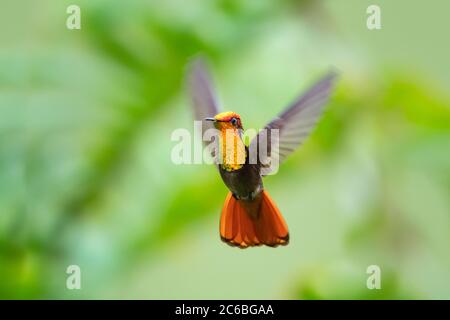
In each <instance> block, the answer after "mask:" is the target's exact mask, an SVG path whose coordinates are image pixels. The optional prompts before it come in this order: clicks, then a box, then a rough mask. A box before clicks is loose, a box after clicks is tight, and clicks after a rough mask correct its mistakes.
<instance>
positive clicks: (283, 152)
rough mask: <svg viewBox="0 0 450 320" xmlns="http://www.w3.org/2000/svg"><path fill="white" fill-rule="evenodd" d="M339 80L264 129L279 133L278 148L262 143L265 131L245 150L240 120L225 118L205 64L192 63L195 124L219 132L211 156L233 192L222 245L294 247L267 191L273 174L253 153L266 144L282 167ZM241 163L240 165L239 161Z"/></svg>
mask: <svg viewBox="0 0 450 320" xmlns="http://www.w3.org/2000/svg"><path fill="white" fill-rule="evenodd" d="M335 78H336V73H334V72H329V73H328V74H327V75H325V76H324V77H323V78H322V79H321V80H319V81H318V82H317V83H316V84H314V85H313V86H312V87H311V88H310V89H308V90H307V91H306V92H305V93H304V94H303V95H301V96H300V97H298V98H297V99H296V100H294V102H293V103H292V104H291V105H290V106H288V107H287V108H286V109H285V110H284V111H283V112H281V113H280V114H279V115H278V116H277V117H275V118H274V119H273V120H272V121H270V122H269V123H268V124H267V125H266V126H265V128H264V129H266V130H265V132H266V134H267V132H269V133H270V132H272V131H273V130H274V129H275V130H277V133H278V134H277V136H278V138H277V142H276V145H277V147H276V148H274V146H273V144H274V143H273V141H271V139H268V138H266V139H265V140H264V139H263V138H264V137H262V132H263V131H264V130H261V131H260V132H259V133H258V135H257V136H256V137H255V138H253V140H252V141H251V142H250V145H249V146H246V145H245V144H244V142H243V141H242V132H243V125H242V120H241V117H240V116H239V114H237V113H235V112H232V111H225V112H221V109H220V108H219V104H218V101H217V98H216V95H215V91H214V88H213V84H212V81H211V78H210V76H209V73H208V71H207V68H206V66H205V64H204V62H203V60H202V59H196V60H194V61H193V62H192V64H191V66H190V69H189V72H188V78H187V81H188V88H189V91H190V95H191V98H192V104H193V107H194V116H195V120H197V121H202V130H203V132H205V130H207V129H211V128H215V129H216V130H215V131H216V132H217V134H216V136H215V138H217V139H216V140H217V142H218V143H219V146H218V147H217V148H216V149H213V150H211V154H212V156H213V158H214V159H215V162H216V164H217V167H218V170H219V172H220V175H221V177H222V180H223V182H224V183H225V185H226V186H227V187H228V189H229V190H230V192H229V193H228V195H227V197H226V199H225V203H224V205H223V208H222V214H221V218H220V237H221V239H222V241H224V242H226V243H227V244H229V245H231V246H237V247H239V248H247V247H250V246H259V245H267V246H271V247H276V246H278V245H287V244H288V243H289V232H288V227H287V224H286V222H285V220H284V218H283V216H282V215H281V213H280V211H279V210H278V208H277V206H276V205H275V203H274V201H273V200H272V198H271V197H270V196H269V194H268V192H267V191H266V190H265V189H264V186H263V179H262V177H263V176H266V175H268V174H270V172H271V171H272V170H273V168H272V167H271V166H269V165H267V163H262V162H261V161H259V160H258V161H256V162H255V161H253V162H255V163H253V162H251V161H250V160H249V159H250V156H249V151H251V150H257V152H261V150H260V149H258V148H260V147H259V146H258V144H259V145H261V141H265V142H266V147H267V151H268V152H267V155H268V158H269V160H270V159H272V160H274V159H276V160H277V161H278V162H279V163H281V162H282V161H283V160H284V159H285V158H286V157H287V156H288V155H289V154H291V153H292V152H293V151H294V150H295V149H296V148H297V147H298V146H300V145H301V144H302V143H303V142H304V141H305V139H306V138H307V136H308V135H309V133H310V132H311V131H312V129H313V128H314V126H315V123H316V122H317V120H318V119H319V117H320V115H321V113H322V110H323V107H324V105H325V104H326V102H327V100H328V98H329V96H330V94H331V91H332V88H333V83H334V80H335ZM230 133H231V138H232V139H231V140H230V139H229V135H230ZM227 135H228V136H227ZM227 141H228V143H227ZM230 141H231V143H230ZM238 158H239V159H241V160H240V161H237V159H238ZM257 159H259V158H258V157H257Z"/></svg>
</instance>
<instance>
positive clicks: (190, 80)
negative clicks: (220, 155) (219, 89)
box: [187, 58, 220, 158]
mask: <svg viewBox="0 0 450 320" xmlns="http://www.w3.org/2000/svg"><path fill="white" fill-rule="evenodd" d="M187 84H188V89H189V93H190V96H191V99H192V106H193V111H194V120H196V121H202V132H201V136H202V137H203V133H205V132H206V130H208V129H213V128H214V125H213V123H212V122H211V121H204V119H205V118H209V117H214V116H215V115H216V114H218V113H219V112H220V111H219V110H220V108H219V104H218V101H217V97H216V94H215V91H214V86H213V83H212V80H211V77H210V75H209V73H208V70H207V68H206V65H205V62H204V61H203V59H201V58H197V59H195V60H194V61H192V63H191V64H190V66H189V70H188V77H187ZM209 132H211V131H209ZM212 136H214V135H212ZM210 141H211V142H212V141H218V139H217V138H213V137H211V140H208V141H205V144H206V146H207V147H208V149H210V153H211V155H212V156H213V158H215V152H214V150H215V148H214V147H213V146H212V144H211V142H210Z"/></svg>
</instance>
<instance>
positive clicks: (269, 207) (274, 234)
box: [220, 190, 289, 248]
mask: <svg viewBox="0 0 450 320" xmlns="http://www.w3.org/2000/svg"><path fill="white" fill-rule="evenodd" d="M253 201H254V202H253V203H249V202H248V201H243V200H238V199H236V198H235V197H233V195H232V193H231V192H229V193H228V195H227V198H226V199H225V204H224V206H223V209H222V216H221V218H220V237H221V239H222V241H224V242H226V243H227V244H229V245H231V246H237V247H240V248H247V247H253V246H259V245H263V244H264V245H267V246H271V247H276V246H278V245H287V244H288V243H289V232H288V228H287V225H286V222H285V221H284V219H283V216H282V215H281V213H280V211H279V210H278V208H277V207H276V205H275V203H274V202H273V200H272V199H271V198H270V196H269V194H268V193H267V192H266V191H265V190H264V191H262V192H261V195H260V196H259V197H258V198H256V199H255V200H253ZM253 210H256V214H253V213H252V212H251V211H253Z"/></svg>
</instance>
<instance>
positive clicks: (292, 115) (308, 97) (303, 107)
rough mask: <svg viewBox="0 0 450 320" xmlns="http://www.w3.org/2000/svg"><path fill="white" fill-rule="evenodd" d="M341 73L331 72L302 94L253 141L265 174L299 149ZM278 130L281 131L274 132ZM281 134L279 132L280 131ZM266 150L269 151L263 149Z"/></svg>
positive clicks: (251, 149) (276, 167)
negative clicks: (263, 150) (338, 74)
mask: <svg viewBox="0 0 450 320" xmlns="http://www.w3.org/2000/svg"><path fill="white" fill-rule="evenodd" d="M336 77H337V74H336V73H335V72H334V71H330V72H329V73H328V74H326V75H325V76H324V77H323V78H322V79H321V80H319V81H318V82H317V83H315V84H314V85H313V86H312V87H310V88H309V89H308V90H307V91H306V92H305V93H304V94H303V95H301V96H300V97H298V98H297V99H296V100H294V102H293V103H292V104H291V105H290V106H288V107H287V108H286V109H285V110H284V111H283V112H282V113H280V114H279V115H278V116H277V117H275V118H274V119H273V120H272V121H270V122H269V123H268V124H267V125H266V126H265V127H264V129H265V130H264V129H263V130H261V131H260V132H259V133H258V135H257V136H256V137H255V138H254V139H253V140H252V142H251V143H250V153H252V152H254V154H256V150H258V148H257V146H259V150H258V152H257V154H258V158H259V160H258V163H260V167H261V175H263V176H264V175H268V174H270V173H273V172H274V171H276V170H278V165H279V164H280V163H282V162H283V161H284V160H285V159H286V157H287V156H289V155H290V154H291V153H292V152H293V151H294V150H295V149H297V148H298V147H299V146H300V145H301V144H302V143H303V142H304V141H305V140H306V138H307V137H308V135H309V134H310V132H311V131H312V129H314V127H315V124H316V122H317V121H318V119H319V117H320V115H321V114H322V111H323V109H324V106H325V104H326V102H327V101H328V98H329V97H330V95H331V92H332V89H333V84H334V80H335V79H336ZM274 129H278V131H277V132H275V131H273V130H274ZM277 133H278V134H277ZM262 149H266V150H267V151H266V152H262Z"/></svg>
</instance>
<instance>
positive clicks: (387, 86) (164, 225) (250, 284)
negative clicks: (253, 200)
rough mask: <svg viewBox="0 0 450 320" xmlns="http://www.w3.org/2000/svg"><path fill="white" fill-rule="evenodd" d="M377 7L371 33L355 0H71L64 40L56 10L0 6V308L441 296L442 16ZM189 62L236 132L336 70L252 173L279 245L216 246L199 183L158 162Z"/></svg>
mask: <svg viewBox="0 0 450 320" xmlns="http://www.w3.org/2000/svg"><path fill="white" fill-rule="evenodd" d="M379 2H380V6H381V7H382V10H383V20H382V21H383V29H382V30H380V31H368V30H367V29H366V27H365V19H366V13H365V9H366V8H367V6H368V5H369V4H371V3H370V2H369V1H365V0H364V1H360V0H351V1H346V2H343V1H333V2H331V1H293V0H291V1H287V0H286V1H275V0H258V1H256V0H254V1H237V0H222V1H201V0H192V1H180V0H169V1H164V2H161V1H143V0H132V1H126V2H125V1H111V0H109V1H106V0H99V1H87V0H80V1H78V2H77V4H78V5H79V6H80V7H81V12H82V29H81V30H68V29H66V28H65V20H66V18H67V14H66V8H67V6H68V5H69V4H72V2H70V1H65V0H64V1H57V2H56V1H51V0H42V1H39V2H35V1H31V0H29V1H22V2H20V3H19V2H17V1H12V0H7V1H5V2H3V3H2V10H1V11H0V12H1V13H0V43H1V45H2V50H1V52H0V112H1V117H0V278H1V281H0V297H1V298H27V299H29V298H69V299H73V298H75V299H76V298H172V299H173V298H191V299H193V298H210V299H211V298H234V299H240V298H255V299H257V298H289V299H296V298H300V299H351V298H355V299H389V298H396V299H404V298H450V255H449V250H448V245H449V243H450V215H449V213H450V203H449V197H448V195H449V191H450V109H449V108H450V107H449V106H450V96H449V95H448V90H446V89H448V87H449V85H450V72H449V71H450V70H448V63H447V61H446V57H447V55H446V53H448V54H450V45H449V44H448V43H447V42H445V41H442V39H444V38H445V32H446V30H448V21H447V20H448V19H447V20H445V19H441V20H439V19H434V20H433V21H429V22H430V23H426V24H421V25H420V26H418V25H415V24H414V23H412V22H414V21H418V20H417V19H416V17H417V16H418V15H419V14H421V13H422V12H425V11H424V10H425V9H424V6H426V4H422V3H420V2H418V1H417V2H410V1H406V0H402V1H396V2H395V4H394V3H392V2H389V1H379ZM405 8H408V14H407V15H405V14H404V10H406V9H405ZM449 9H450V8H449V4H448V3H447V2H445V1H436V5H435V6H433V7H432V8H430V7H426V10H427V12H429V11H430V10H431V11H432V12H430V14H429V15H428V16H427V17H426V18H424V19H427V22H428V20H432V19H433V18H431V17H433V16H434V15H433V13H436V14H437V15H438V16H439V14H442V13H443V12H448V10H449ZM414 19H415V20H414ZM444 20H445V21H447V26H446V27H443V26H441V25H437V24H438V23H444V22H442V21H444ZM410 34H414V35H417V36H415V37H414V38H410V37H409V35H410ZM399 37H401V40H402V41H399ZM421 41H422V42H423V43H425V44H432V45H425V44H421ZM424 48H426V53H424V51H423V50H424ZM198 53H202V54H204V55H206V56H208V57H209V59H210V62H211V66H212V67H213V68H212V69H213V71H214V74H215V78H216V83H217V86H218V87H219V89H220V90H219V92H220V95H221V98H223V99H222V100H223V101H224V103H225V105H226V106H227V108H232V109H233V110H234V111H237V112H239V113H240V114H241V115H242V117H243V119H244V126H245V127H246V128H252V127H256V128H258V127H261V126H262V125H264V123H265V122H266V121H268V120H269V119H270V118H271V117H273V116H274V115H275V114H276V113H277V112H279V111H280V110H281V109H282V108H283V107H284V106H285V105H286V104H287V103H288V102H289V101H290V99H292V98H294V97H295V95H296V94H298V92H299V90H302V89H304V88H305V87H306V86H307V85H308V84H310V83H311V82H312V81H314V80H315V79H317V78H318V77H319V76H320V75H321V74H323V73H324V72H325V71H326V70H327V69H328V68H329V67H330V66H331V65H333V66H336V67H337V68H338V69H339V70H340V73H341V79H340V81H339V86H338V88H337V92H336V94H335V96H334V97H333V99H332V101H331V102H330V104H329V106H328V109H327V112H326V113H325V115H324V117H323V119H322V120H321V121H320V123H319V125H318V128H317V130H316V131H315V132H314V134H313V135H312V137H311V139H309V140H308V142H307V143H306V144H305V145H304V146H303V147H302V149H301V151H299V152H297V153H295V154H294V155H293V156H292V157H291V158H289V160H288V161H287V162H286V163H285V164H284V165H283V167H282V168H281V170H280V172H279V174H277V175H276V176H271V177H268V178H267V179H266V187H267V189H268V190H269V191H270V192H271V194H272V196H273V198H274V199H275V200H276V202H277V203H278V204H279V207H280V209H281V210H282V212H283V214H284V216H285V217H286V220H287V222H288V224H289V227H290V232H291V236H292V241H291V244H290V245H289V246H288V247H286V248H278V249H275V250H274V249H271V248H256V249H248V250H237V249H234V248H230V247H228V246H226V245H224V244H223V243H221V242H220V240H219V236H218V219H219V214H220V207H221V204H222V201H223V200H224V198H225V195H226V188H225V187H224V186H223V184H222V182H221V180H220V178H219V176H218V175H217V172H216V171H215V169H213V168H212V167H209V166H199V165H193V166H176V165H174V164H172V162H171V161H170V152H171V148H172V147H173V145H174V142H172V141H171V140H170V134H171V132H172V131H173V129H175V128H180V127H185V128H189V129H192V128H191V126H192V123H191V114H190V109H189V108H190V107H189V100H188V99H187V97H186V94H185V90H184V85H183V78H184V73H185V66H186V64H187V62H188V61H189V59H191V58H192V57H193V56H195V55H196V54H198ZM70 264H77V265H79V266H80V267H81V270H82V290H79V291H76V290H74V291H70V290H67V289H66V288H65V281H66V277H67V274H66V273H65V271H66V268H67V266H68V265H70ZM372 264H376V265H379V266H380V267H381V270H382V290H368V289H367V288H366V286H365V285H366V279H367V276H368V275H367V274H366V268H367V266H369V265H372Z"/></svg>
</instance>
